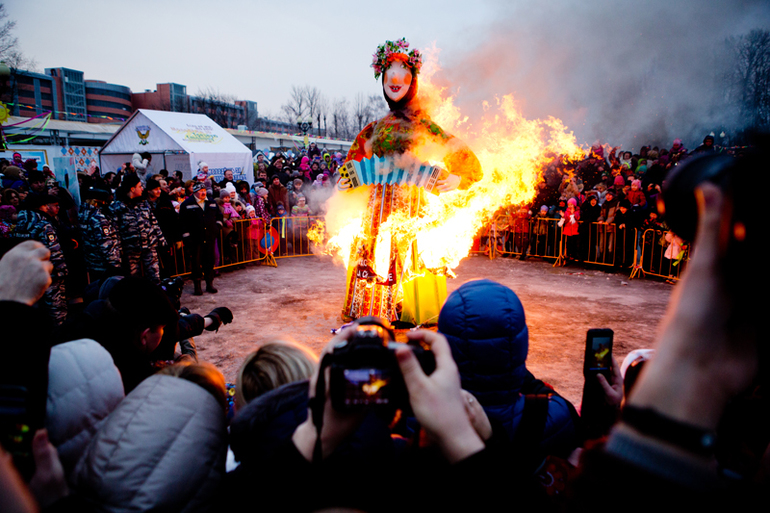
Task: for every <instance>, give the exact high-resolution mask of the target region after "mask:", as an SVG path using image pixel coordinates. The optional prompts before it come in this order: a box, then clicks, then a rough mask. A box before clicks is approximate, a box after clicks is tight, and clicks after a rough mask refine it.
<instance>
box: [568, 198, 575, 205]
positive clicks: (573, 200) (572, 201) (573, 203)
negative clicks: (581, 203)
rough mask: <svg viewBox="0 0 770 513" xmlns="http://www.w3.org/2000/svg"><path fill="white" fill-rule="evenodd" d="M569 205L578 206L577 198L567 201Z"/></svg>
mask: <svg viewBox="0 0 770 513" xmlns="http://www.w3.org/2000/svg"><path fill="white" fill-rule="evenodd" d="M567 204H568V205H573V206H577V200H576V199H575V198H570V199H569V200H568V201H567Z"/></svg>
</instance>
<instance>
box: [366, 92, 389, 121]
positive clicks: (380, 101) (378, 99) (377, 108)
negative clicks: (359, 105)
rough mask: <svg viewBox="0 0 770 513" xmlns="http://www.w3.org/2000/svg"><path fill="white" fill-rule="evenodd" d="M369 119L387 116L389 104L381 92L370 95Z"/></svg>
mask: <svg viewBox="0 0 770 513" xmlns="http://www.w3.org/2000/svg"><path fill="white" fill-rule="evenodd" d="M368 107H369V116H370V119H369V121H374V120H376V119H380V118H383V117H385V114H387V113H388V104H387V103H386V102H385V99H384V98H383V97H382V96H380V95H379V94H372V95H369V103H368Z"/></svg>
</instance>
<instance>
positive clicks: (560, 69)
mask: <svg viewBox="0 0 770 513" xmlns="http://www.w3.org/2000/svg"><path fill="white" fill-rule="evenodd" d="M4 3H5V6H6V10H7V12H8V14H9V17H10V19H13V20H16V22H17V27H16V35H17V36H18V38H19V43H20V46H21V49H22V50H23V51H24V53H25V54H27V55H28V56H30V57H33V58H34V59H35V60H36V61H37V63H38V67H39V68H40V69H41V70H42V69H43V68H47V67H59V66H62V67H69V68H74V69H78V70H82V71H84V72H85V77H86V79H97V80H105V81H107V82H110V83H115V84H121V85H126V86H128V87H130V88H131V89H132V90H133V91H134V92H141V91H144V90H145V89H154V88H155V84H156V83H164V82H176V83H180V84H184V85H186V86H187V91H188V93H189V94H195V93H196V92H197V91H198V90H199V89H205V88H209V87H211V88H214V89H218V90H220V91H221V92H223V93H229V94H233V95H236V96H237V97H239V98H241V99H249V100H254V101H256V102H258V104H259V109H260V114H262V115H264V114H266V113H269V114H272V115H274V116H276V115H278V113H279V111H280V106H281V104H283V103H285V102H286V100H287V99H288V92H289V90H290V89H291V86H292V85H300V86H301V85H305V84H309V85H312V86H317V87H318V88H319V89H321V91H322V92H323V93H324V94H325V95H326V96H327V97H328V98H329V99H331V100H335V99H338V98H341V97H347V98H348V99H350V100H352V99H353V97H354V96H355V95H356V94H357V93H359V92H361V93H364V94H365V95H370V94H381V87H380V85H379V84H378V82H376V81H375V80H374V76H373V74H372V69H371V68H370V67H369V64H370V62H371V55H372V53H373V52H374V50H375V48H376V46H377V45H378V44H381V43H382V42H383V41H384V40H386V39H397V38H400V37H402V36H404V37H406V38H407V39H408V40H409V41H410V43H412V46H413V47H417V48H420V49H424V48H426V47H428V46H430V45H431V44H433V43H435V45H436V46H437V47H438V48H439V49H440V50H441V53H440V60H441V64H442V67H443V68H444V71H443V72H442V75H441V77H442V78H443V80H444V81H445V82H446V84H447V85H450V86H452V87H453V89H454V90H455V91H457V90H459V95H458V97H457V101H458V103H459V105H460V106H461V107H463V108H464V109H466V110H467V111H468V112H469V113H471V114H472V113H473V111H474V109H477V108H478V106H479V105H480V104H481V102H482V101H483V100H491V99H493V98H494V96H495V95H501V94H506V93H513V94H514V96H515V97H516V98H517V100H518V101H519V102H520V103H521V105H522V108H523V109H524V114H525V115H527V116H528V117H544V116H548V115H553V116H556V117H559V118H561V119H563V120H564V121H565V123H567V125H568V126H569V127H570V128H571V129H573V130H575V133H576V135H577V136H578V142H579V143H589V144H590V143H591V142H593V141H594V140H595V139H597V138H599V139H603V140H605V141H606V140H608V139H612V138H613V137H614V138H620V139H623V140H622V141H611V142H613V143H615V142H622V143H624V144H625V145H626V147H633V146H635V147H637V148H638V146H639V145H640V144H635V142H637V143H638V140H637V136H638V134H640V133H641V134H643V135H644V134H647V133H653V132H655V133H656V134H657V136H659V137H661V138H663V139H665V138H669V137H672V136H673V135H672V134H677V133H681V132H683V131H686V130H687V129H688V128H689V127H692V126H693V124H694V123H695V121H693V120H706V121H708V123H712V122H713V123H716V122H718V120H714V119H713V118H714V116H715V114H714V112H710V111H709V110H708V109H707V108H703V110H702V111H701V110H699V109H700V108H701V107H702V106H703V103H704V102H703V99H704V98H705V97H706V96H707V95H708V94H711V92H712V91H710V90H708V88H709V87H710V85H709V80H708V77H707V75H708V73H709V72H711V71H713V65H712V64H711V61H710V59H711V58H712V54H713V49H714V48H715V47H716V46H718V44H720V42H722V41H724V39H725V38H726V37H729V36H731V35H739V34H745V33H746V32H748V31H749V30H751V29H754V28H762V29H765V30H766V29H767V28H768V27H770V1H767V0H646V1H638V0H540V1H538V2H534V1H532V0H510V1H496V0H481V1H479V0H476V1H473V2H471V1H468V0H465V1H457V0H436V1H434V0H427V1H423V0H411V1H402V0H392V1H387V2H366V1H361V0H357V1H342V0H327V1H318V0H316V1H312V2H311V1H290V0H286V1H283V2H277V1H272V2H264V1H258V0H251V1H246V0H220V1H218V2H213V1H210V0H208V1H202V0H186V1H170V0H166V1H164V0H155V1H149V0H132V1H131V2H126V1H121V2H118V1H114V0H100V1H94V0H77V1H70V2H64V1H61V0H10V1H8V0H6V1H5V2H4ZM704 88H705V90H704ZM716 116H717V117H718V116H719V114H718V113H717V114H716ZM700 129H701V128H700V127H698V128H697V130H700ZM669 144H670V142H669Z"/></svg>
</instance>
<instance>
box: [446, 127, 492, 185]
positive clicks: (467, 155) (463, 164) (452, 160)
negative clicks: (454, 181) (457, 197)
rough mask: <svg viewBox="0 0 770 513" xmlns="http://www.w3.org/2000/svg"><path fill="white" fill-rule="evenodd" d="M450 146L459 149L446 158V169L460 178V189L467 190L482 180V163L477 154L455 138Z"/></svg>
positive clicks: (450, 142)
mask: <svg viewBox="0 0 770 513" xmlns="http://www.w3.org/2000/svg"><path fill="white" fill-rule="evenodd" d="M449 145H450V146H457V149H455V150H454V151H452V152H450V153H449V154H448V155H447V156H446V157H445V158H444V164H445V165H446V169H447V171H449V173H450V174H453V175H456V176H459V177H460V185H459V186H458V189H467V188H469V187H470V186H471V185H472V184H474V183H476V182H478V181H479V180H481V177H482V176H483V174H484V172H483V171H482V169H481V163H480V162H479V159H478V158H477V157H476V154H475V153H473V151H471V149H470V148H469V147H468V146H467V145H466V144H465V143H463V142H462V141H460V140H459V139H457V138H454V137H453V138H452V139H451V140H450V141H449Z"/></svg>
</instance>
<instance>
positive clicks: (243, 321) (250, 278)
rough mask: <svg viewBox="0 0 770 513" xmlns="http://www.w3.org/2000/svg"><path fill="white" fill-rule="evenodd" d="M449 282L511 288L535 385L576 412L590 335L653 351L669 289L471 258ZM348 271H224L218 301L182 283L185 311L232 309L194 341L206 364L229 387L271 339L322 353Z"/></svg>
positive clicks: (309, 264)
mask: <svg viewBox="0 0 770 513" xmlns="http://www.w3.org/2000/svg"><path fill="white" fill-rule="evenodd" d="M455 272H456V273H457V278H456V279H453V280H449V281H448V289H449V292H450V293H451V292H452V291H453V290H455V289H456V288H457V287H459V286H460V285H462V284H463V283H465V282H467V281H470V280H474V279H479V278H489V279H491V280H494V281H497V282H499V283H502V284H504V285H507V286H508V287H510V288H511V289H513V290H514V291H515V292H516V294H518V296H519V298H521V301H522V303H523V304H524V309H525V311H526V316H527V324H528V326H529V340H530V345H529V358H528V360H527V367H528V368H529V369H530V370H531V371H532V373H533V374H534V375H535V376H537V377H538V378H540V379H542V380H544V381H547V382H549V383H551V384H552V385H553V386H554V387H555V388H556V390H558V391H559V392H560V393H562V394H563V395H564V396H565V397H567V398H568V399H570V400H571V401H573V403H575V404H577V405H579V403H580V398H581V394H582V387H583V375H582V365H583V351H584V347H585V334H586V330H588V329H589V328H611V329H612V330H614V332H615V345H614V354H615V355H616V357H617V358H618V361H619V362H622V359H623V358H624V357H625V356H626V354H628V352H629V351H631V350H633V349H638V348H644V347H650V346H651V345H652V343H653V340H654V338H655V332H656V329H657V327H658V324H659V322H660V320H661V318H662V317H663V314H664V312H665V308H666V305H667V303H668V299H669V296H670V295H671V291H672V289H673V286H672V285H669V284H666V283H662V282H656V281H653V280H629V279H628V277H627V276H623V275H620V274H612V273H607V272H603V271H596V270H585V269H580V268H575V267H567V268H553V267H551V264H550V263H549V262H544V261H538V260H527V261H524V262H521V261H519V260H513V259H504V258H498V259H495V260H489V259H488V258H486V257H483V256H472V257H469V258H466V259H465V260H464V261H463V262H462V263H461V264H460V266H459V267H458V268H457V269H456V270H455ZM344 282H345V270H344V268H342V267H341V266H337V265H334V264H333V263H332V261H331V259H327V258H318V257H297V258H283V259H279V260H278V267H277V268H276V267H267V266H252V267H247V269H245V270H236V271H232V272H223V273H222V275H221V276H220V277H218V278H217V279H216V280H215V285H216V287H217V288H218V289H219V293H218V294H204V295H203V296H202V297H195V296H193V295H192V282H190V281H188V282H186V283H185V292H184V295H183V296H182V304H183V305H184V306H187V307H188V308H190V310H191V311H192V312H195V313H200V314H201V315H205V314H206V313H208V312H209V311H210V310H211V309H212V308H214V307H215V306H227V307H228V308H230V309H231V310H232V311H233V315H234V320H233V322H232V323H231V324H229V325H226V326H223V327H222V328H220V330H219V332H218V333H209V332H204V334H202V335H201V336H199V337H196V343H197V345H198V354H199V357H200V359H201V360H205V361H208V362H211V363H213V364H215V365H216V366H217V367H218V368H219V369H220V370H221V371H222V372H223V373H224V375H225V378H226V379H227V381H228V382H234V381H235V374H236V372H237V371H238V367H239V365H240V363H241V362H242V360H243V359H244V357H245V356H246V355H247V354H248V353H249V352H251V351H253V350H255V349H256V348H258V347H259V345H260V344H263V343H265V342H267V341H270V340H271V339H276V338H282V337H287V336H289V337H291V338H293V339H294V340H296V341H297V342H300V343H302V344H306V345H307V346H308V347H310V348H311V349H312V350H313V351H315V352H316V353H318V352H320V350H321V348H323V346H324V345H325V344H326V342H327V341H328V340H329V338H330V337H331V335H330V330H331V329H332V328H335V327H338V326H340V324H342V320H341V318H340V310H341V308H342V302H343V299H344V295H345V290H344V288H345V283H344Z"/></svg>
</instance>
